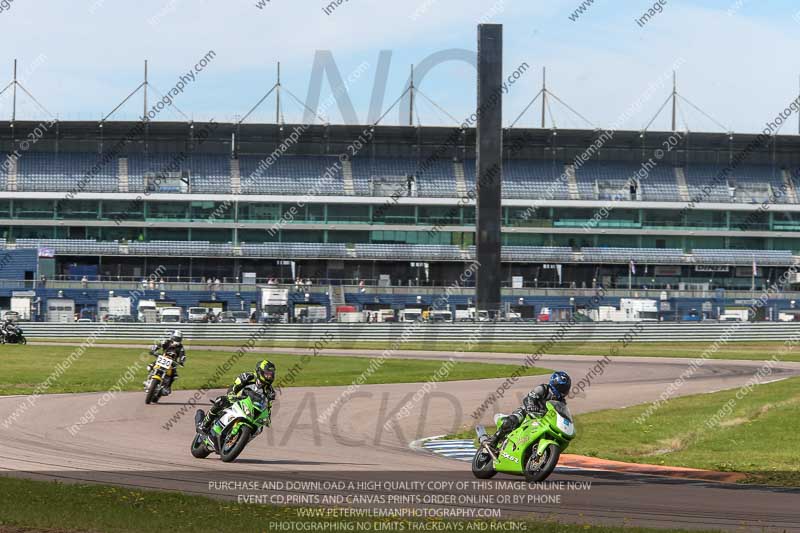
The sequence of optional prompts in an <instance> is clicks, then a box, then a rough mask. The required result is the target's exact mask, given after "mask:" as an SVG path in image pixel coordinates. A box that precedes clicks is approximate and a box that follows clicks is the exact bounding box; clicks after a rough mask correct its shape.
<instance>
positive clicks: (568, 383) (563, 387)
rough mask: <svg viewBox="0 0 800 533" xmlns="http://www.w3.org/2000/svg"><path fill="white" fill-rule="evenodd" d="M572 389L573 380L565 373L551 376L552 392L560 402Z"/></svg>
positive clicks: (556, 373) (560, 372)
mask: <svg viewBox="0 0 800 533" xmlns="http://www.w3.org/2000/svg"><path fill="white" fill-rule="evenodd" d="M571 388H572V379H570V377H569V374H567V373H566V372H564V371H561V370H559V371H557V372H553V375H552V376H550V391H551V392H552V393H553V396H555V397H556V399H558V400H563V399H564V397H565V396H566V395H567V394H568V393H569V390H570V389H571Z"/></svg>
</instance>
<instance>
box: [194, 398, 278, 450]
mask: <svg viewBox="0 0 800 533" xmlns="http://www.w3.org/2000/svg"><path fill="white" fill-rule="evenodd" d="M271 411H272V402H270V401H268V400H267V399H266V398H265V397H264V395H262V394H259V393H257V392H255V391H252V390H249V389H245V391H244V396H243V397H242V398H241V399H240V400H239V401H237V402H236V403H234V404H233V405H231V406H230V407H228V408H227V409H225V410H224V411H223V412H222V414H220V416H219V417H218V418H217V420H216V421H214V424H213V425H212V426H211V429H210V430H209V431H208V434H206V433H202V432H200V430H199V428H200V425H201V423H202V422H203V419H204V418H205V416H206V414H205V413H204V412H203V410H202V409H199V410H198V411H197V412H196V413H195V415H194V421H195V425H196V426H197V427H198V430H197V434H196V435H195V437H194V439H193V440H192V447H191V451H192V455H193V456H194V457H196V458H198V459H204V458H206V457H208V456H209V455H210V454H211V453H212V452H213V453H217V454H219V456H220V458H221V459H222V460H223V461H224V462H226V463H229V462H231V461H234V460H236V458H237V457H239V454H240V453H242V450H244V447H245V446H247V443H248V442H250V441H251V440H252V439H254V438H256V436H258V435H259V434H260V433H261V432H262V431H263V430H264V428H265V427H269V424H270V412H271Z"/></svg>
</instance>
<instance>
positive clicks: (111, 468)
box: [0, 347, 800, 531]
mask: <svg viewBox="0 0 800 533" xmlns="http://www.w3.org/2000/svg"><path fill="white" fill-rule="evenodd" d="M195 349H197V347H195ZM280 351H281V352H288V351H289V350H286V349H281V350H280ZM336 352H337V353H338V352H341V353H340V354H341V355H343V354H345V353H348V352H346V351H336ZM357 353H360V354H364V353H365V352H364V351H363V350H362V351H358V352H357ZM394 356H395V357H419V358H430V359H434V358H435V359H444V358H447V357H448V356H449V354H447V353H443V352H410V353H405V352H398V353H396V354H395V355H394ZM463 359H464V360H474V361H492V362H509V363H516V364H518V363H519V362H520V358H519V356H514V355H510V354H469V355H467V356H465V357H463ZM596 360H597V358H596V357H581V356H552V357H544V358H542V360H541V362H540V363H539V364H540V365H541V366H544V367H548V368H559V369H564V370H567V371H568V372H569V373H570V374H571V375H572V376H573V379H575V380H576V381H577V380H578V379H580V377H582V376H584V375H585V374H586V372H587V371H588V370H589V368H591V367H592V366H593V365H594V364H595V361H596ZM687 362H688V360H683V359H664V358H630V357H620V358H615V359H613V360H612V362H611V363H610V364H609V365H608V366H607V367H606V370H605V373H604V375H603V376H601V377H599V378H597V380H596V382H595V383H593V385H592V386H591V388H589V389H588V391H587V393H586V394H584V395H582V397H578V398H575V399H574V400H572V402H571V406H572V409H573V411H574V412H576V413H581V412H586V411H590V410H597V409H605V408H612V407H622V406H627V405H633V404H637V403H642V402H646V401H651V400H653V399H655V398H656V397H658V395H659V394H661V392H662V391H663V390H664V388H665V387H666V386H667V385H668V384H669V383H671V382H672V381H673V380H674V379H675V378H676V377H677V376H679V375H680V374H681V372H683V371H684V370H685V369H686V364H687ZM759 366H761V363H759V362H752V361H719V360H709V361H707V362H706V363H705V365H704V366H703V367H701V368H700V369H699V370H698V372H697V373H696V374H695V375H694V376H693V377H692V378H691V379H689V380H688V381H687V383H686V385H685V386H683V387H682V388H681V389H680V391H679V395H684V394H694V393H698V392H704V391H712V390H719V389H726V388H734V387H738V386H740V385H742V384H743V383H745V382H746V381H747V379H749V378H750V377H751V376H752V375H753V373H754V372H755V371H756V370H757V368H758V367H759ZM190 371H191V367H190V366H189V367H187V369H186V370H185V371H184V372H190ZM774 374H775V375H774V379H782V378H785V377H789V376H793V375H800V364H798V363H782V364H780V366H779V367H778V368H776V369H774ZM541 379H542V377H541V376H540V377H532V378H524V379H521V380H520V383H519V384H518V385H517V386H515V388H514V391H513V392H514V395H513V397H506V398H504V399H503V400H501V401H500V402H499V403H498V405H497V407H496V408H493V409H491V410H490V411H489V412H487V414H486V415H485V416H484V417H483V421H484V422H485V421H488V420H490V419H491V415H492V414H493V413H494V412H496V411H498V412H508V411H510V410H511V409H513V408H514V407H515V406H516V405H517V404H518V401H519V400H518V398H519V396H520V395H522V394H523V393H524V392H526V391H527V390H528V389H530V388H532V387H533V386H534V385H535V384H537V383H539V382H540V381H541ZM500 383H502V380H498V379H490V380H481V381H472V382H449V383H438V384H437V387H436V389H435V390H434V391H433V392H432V393H430V394H427V395H425V397H424V398H422V399H421V400H420V401H418V402H413V405H412V406H411V409H410V413H411V414H410V415H409V416H407V417H402V418H399V419H397V420H396V424H394V425H390V426H388V427H385V424H386V422H387V420H389V419H390V418H392V415H394V413H395V412H396V411H397V410H398V409H399V408H400V407H402V406H403V405H404V404H406V402H408V401H409V400H411V399H412V398H413V396H414V393H416V392H417V391H418V390H419V389H420V384H395V385H372V386H363V387H361V388H359V389H358V391H357V392H356V393H355V394H353V395H352V396H350V397H349V398H348V400H347V401H346V402H344V403H343V404H342V407H341V409H340V410H337V411H334V414H333V415H332V416H331V417H330V418H328V419H326V420H324V421H322V422H320V421H319V420H318V416H319V415H320V414H321V413H324V412H325V409H326V408H327V407H328V406H329V405H331V404H332V403H334V402H336V401H337V399H340V398H341V397H342V393H343V391H345V389H346V387H323V388H291V389H284V394H283V395H282V396H281V397H280V398H279V400H278V401H277V402H276V409H275V413H274V416H273V421H274V426H273V428H272V429H271V430H267V431H266V432H265V434H264V435H262V436H260V437H259V438H258V439H256V440H255V441H253V442H252V443H251V444H250V445H249V447H248V448H247V449H246V450H245V451H244V453H243V454H242V456H241V457H240V459H239V460H238V461H237V462H236V463H234V464H224V463H222V462H221V461H219V459H218V458H214V456H212V457H209V458H208V459H205V460H197V459H194V458H193V457H191V455H190V454H189V450H188V447H189V443H190V441H191V439H192V436H193V434H194V430H193V411H191V412H189V413H188V414H186V415H185V416H184V417H183V418H182V419H180V420H179V421H177V422H175V423H174V425H173V427H172V428H171V429H165V424H167V423H168V421H169V420H170V417H172V416H173V415H175V413H176V412H177V411H178V410H179V409H181V407H182V406H183V405H184V402H185V401H186V400H187V399H188V398H189V397H190V395H191V393H192V391H179V392H176V393H175V394H174V395H173V396H171V397H168V398H165V399H164V400H162V402H163V403H161V404H159V405H156V406H146V405H145V404H144V395H143V393H122V394H118V395H117V396H116V397H115V398H111V399H110V401H108V402H104V401H102V400H103V393H87V394H72V395H51V396H42V397H39V398H38V400H37V402H36V404H35V405H34V406H33V407H32V408H31V409H30V410H29V411H28V413H27V414H26V416H25V417H23V418H20V419H19V420H18V421H17V422H14V423H13V424H11V426H10V427H9V428H3V427H2V426H0V469H2V470H3V471H5V472H8V473H10V474H12V475H24V476H26V477H33V478H45V479H52V478H58V479H63V480H70V481H76V480H82V481H96V482H104V483H114V484H119V485H125V486H134V487H142V488H158V489H172V490H181V491H184V492H187V493H195V494H208V495H213V496H222V497H236V494H241V493H245V492H248V491H244V490H243V489H241V487H240V486H237V487H234V489H235V490H225V489H226V488H231V487H230V486H223V485H220V484H219V482H220V481H244V480H258V481H259V482H264V481H283V482H290V481H291V482H296V481H309V482H311V481H313V482H321V481H323V480H340V481H341V480H353V481H361V482H364V481H367V480H370V479H386V480H394V481H398V480H406V481H411V480H418V479H428V480H431V481H434V480H440V481H445V482H447V481H452V482H453V483H455V482H458V481H472V480H474V478H473V477H472V475H471V473H470V472H469V465H468V464H465V463H462V462H458V461H453V460H448V459H444V458H441V457H438V456H434V455H432V454H426V453H420V452H418V451H414V450H412V449H410V447H409V443H410V442H412V441H414V440H416V439H419V438H423V437H428V436H433V435H441V434H446V433H449V432H452V431H455V430H458V429H460V428H462V427H464V426H468V425H469V426H471V425H474V420H473V419H472V416H471V414H472V412H473V410H474V409H475V408H476V407H478V406H479V405H480V404H481V403H482V402H483V401H484V400H485V399H486V397H487V395H488V394H490V393H491V392H492V391H494V390H495V389H496V388H497V387H498V385H499V384H500ZM215 392H216V391H215ZM210 394H214V392H212V393H210ZM209 396H210V395H209ZM106 398H108V397H106ZM25 399H26V397H24V396H18V397H3V398H0V420H6V419H7V417H8V416H9V415H10V414H11V413H12V412H13V411H14V410H15V409H16V408H17V407H18V406H19V405H20V403H21V402H23V401H25ZM101 401H102V403H104V405H103V406H102V407H101V408H97V407H94V408H93V406H98V405H99V403H100V402H101ZM204 403H207V401H204ZM92 411H95V413H94V414H93V415H92V416H94V417H95V420H94V421H92V422H91V423H88V424H85V425H82V426H80V430H79V431H78V432H77V433H75V434H74V435H73V434H71V432H70V431H69V430H68V428H69V427H70V426H72V425H73V424H75V423H76V422H78V421H79V420H80V418H81V416H85V415H86V413H91V412H92ZM578 423H580V420H579V419H578ZM501 478H503V480H506V481H517V480H518V479H517V478H511V477H507V476H500V475H499V476H498V477H497V478H495V479H496V480H501ZM551 481H565V482H566V481H569V482H591V487H590V488H589V486H588V485H581V487H582V488H581V489H580V490H578V489H575V488H574V487H575V486H574V485H573V486H572V487H573V488H572V489H569V488H566V489H565V488H563V487H559V485H557V484H553V492H552V494H553V495H555V494H558V496H559V498H558V502H551V503H548V502H537V503H536V504H531V503H530V502H521V503H519V502H518V503H514V502H509V503H503V504H500V505H498V506H494V507H499V508H500V509H501V510H502V511H503V516H504V517H513V516H529V515H531V513H534V514H536V515H537V516H539V515H542V516H547V517H549V518H551V519H552V518H555V519H559V520H566V521H577V522H591V523H608V524H618V525H619V524H623V523H627V524H636V525H643V526H651V527H660V526H665V527H666V526H670V527H684V528H705V529H715V528H717V529H735V528H744V529H748V530H749V529H752V530H754V531H756V530H757V531H761V530H765V529H766V530H768V531H800V505H798V504H799V503H800V492H798V491H791V490H780V489H771V488H763V487H751V486H736V485H725V484H714V483H705V482H694V481H686V480H676V479H668V478H657V477H650V476H631V475H620V474H611V473H606V472H590V471H577V472H562V473H557V474H555V475H554V476H552V477H551ZM209 482H217V483H216V484H215V483H209ZM275 487H277V485H275ZM284 487H286V485H284ZM356 492H360V493H361V492H363V493H364V494H372V495H374V494H382V493H385V495H386V497H387V498H388V497H390V495H391V494H394V493H397V492H398V491H397V490H395V491H392V490H390V489H382V488H378V489H376V488H375V487H365V488H364V489H363V490H357V491H356ZM400 492H404V493H406V494H410V493H412V492H414V489H413V488H412V489H408V490H403V491H400ZM424 492H426V491H420V493H424ZM428 492H430V491H429V490H428ZM443 492H446V490H444V489H443ZM337 493H341V490H339V489H337V488H336V486H331V485H327V486H324V485H322V484H321V483H317V485H304V486H300V485H294V486H290V487H289V489H288V490H287V489H286V488H283V489H282V490H277V489H276V490H265V491H262V492H259V494H262V495H266V496H264V497H265V498H267V500H265V501H268V497H269V496H275V495H278V494H281V495H282V497H283V498H284V502H286V499H287V498H288V499H289V500H290V501H289V502H288V503H294V504H301V503H309V502H310V500H309V498H310V497H311V496H312V495H315V494H318V495H321V494H330V495H335V494H337ZM273 501H274V500H273ZM437 506H438V507H442V508H447V507H450V508H455V507H459V508H469V507H474V508H485V507H486V505H481V504H474V505H465V504H458V505H456V504H452V503H450V502H448V501H447V499H446V498H443V499H442V500H441V501H439V502H437Z"/></svg>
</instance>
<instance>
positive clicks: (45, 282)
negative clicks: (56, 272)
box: [39, 274, 47, 288]
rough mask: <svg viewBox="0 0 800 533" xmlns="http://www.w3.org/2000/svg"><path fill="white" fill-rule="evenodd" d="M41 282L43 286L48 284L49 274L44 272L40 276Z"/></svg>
mask: <svg viewBox="0 0 800 533" xmlns="http://www.w3.org/2000/svg"><path fill="white" fill-rule="evenodd" d="M39 284H40V285H41V286H42V288H44V287H45V286H46V285H47V276H45V275H44V274H42V275H41V276H40V277H39Z"/></svg>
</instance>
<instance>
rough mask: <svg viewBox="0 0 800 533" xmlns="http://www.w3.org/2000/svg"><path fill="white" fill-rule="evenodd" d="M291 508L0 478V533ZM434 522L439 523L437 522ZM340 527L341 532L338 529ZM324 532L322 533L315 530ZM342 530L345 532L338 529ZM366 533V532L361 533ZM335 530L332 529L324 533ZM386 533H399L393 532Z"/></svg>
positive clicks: (597, 532)
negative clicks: (13, 529) (22, 529)
mask: <svg viewBox="0 0 800 533" xmlns="http://www.w3.org/2000/svg"><path fill="white" fill-rule="evenodd" d="M309 520H311V519H309V518H304V517H298V514H297V511H296V509H294V508H291V507H274V506H267V505H254V504H237V503H233V502H230V501H224V500H214V499H210V498H205V497H201V496H187V495H184V494H180V493H172V492H158V491H138V490H130V489H124V488H117V487H111V486H105V485H73V484H69V485H67V484H62V483H55V482H47V481H30V480H23V479H14V478H7V477H0V531H3V529H4V527H23V528H35V530H36V531H41V530H43V529H45V528H46V529H50V528H52V529H54V530H57V531H58V532H59V533H69V532H76V533H77V532H78V531H81V532H85V531H102V532H106V533H133V532H136V533H148V532H152V533H161V532H163V531H170V532H173V533H182V532H191V533H194V532H196V531H214V532H217V533H227V532H231V533H247V532H251V531H270V523H271V522H282V521H286V522H302V523H306V524H307V523H308V522H309ZM313 520H314V521H315V522H317V523H318V524H320V525H322V523H323V522H325V523H327V524H330V526H329V527H331V528H333V527H336V524H353V531H356V528H355V524H356V523H359V522H360V523H367V522H369V523H370V525H373V524H375V522H376V521H379V522H381V523H384V524H385V523H387V522H389V520H388V519H381V520H375V519H369V520H367V519H351V518H322V519H313ZM437 522H442V521H441V520H437ZM527 526H528V527H527V529H526V531H531V532H536V533H579V532H589V533H618V532H621V531H625V532H628V533H655V532H656V531H658V532H659V533H669V532H670V531H673V532H675V531H678V530H653V529H639V528H629V529H628V528H626V529H622V528H616V527H594V526H589V525H581V524H579V525H567V524H560V523H555V522H535V523H534V522H530V523H528V524H527ZM339 527H342V526H341V525H340V526H339ZM319 530H320V531H325V530H324V529H319ZM338 530H339V531H346V529H338ZM364 530H365V531H366V529H364ZM328 531H337V529H328ZM391 531H399V529H392V530H391Z"/></svg>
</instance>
